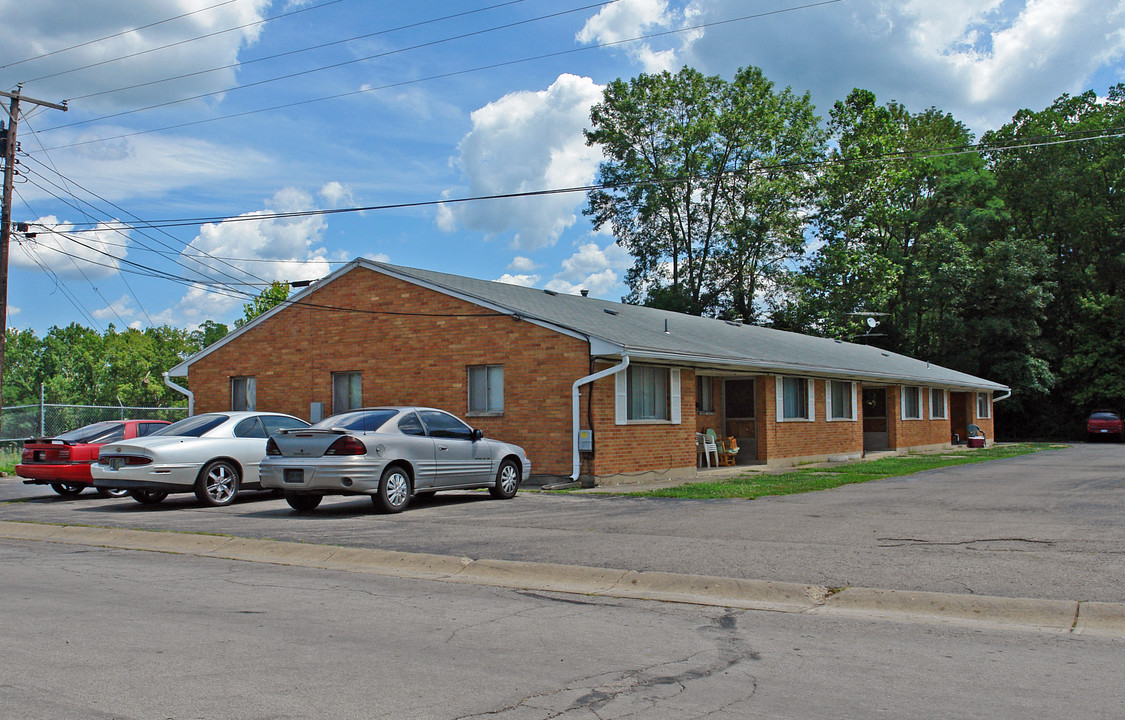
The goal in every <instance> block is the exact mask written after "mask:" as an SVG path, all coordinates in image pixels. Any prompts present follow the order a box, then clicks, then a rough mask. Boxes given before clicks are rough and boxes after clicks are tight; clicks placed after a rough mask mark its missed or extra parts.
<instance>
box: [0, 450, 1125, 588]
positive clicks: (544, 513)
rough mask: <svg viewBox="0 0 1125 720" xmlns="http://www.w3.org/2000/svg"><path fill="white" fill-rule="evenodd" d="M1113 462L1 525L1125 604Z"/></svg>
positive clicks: (131, 511) (171, 508) (187, 509)
mask: <svg viewBox="0 0 1125 720" xmlns="http://www.w3.org/2000/svg"><path fill="white" fill-rule="evenodd" d="M1123 460H1125V447H1122V446H1119V445H1115V444H1100V443H1099V444H1079V445H1074V446H1072V447H1069V448H1066V449H1060V450H1053V451H1048V452H1043V453H1038V454H1035V455H1028V456H1022V457H1018V458H1013V459H1009V460H1000V461H994V462H988V463H980V464H974V465H967V466H961V467H955V468H945V469H941V470H933V471H928V472H924V473H920V474H917V475H913V476H908V477H903V478H890V479H886V480H878V481H873V482H869V483H865V484H862V485H851V486H846V487H841V488H838V489H835V490H830V491H824V492H818V493H810V494H805V495H793V496H786V497H776V498H761V499H757V500H719V501H685V500H664V499H652V498H631V497H620V496H604V495H598V496H595V495H587V494H566V495H560V494H552V493H540V492H521V493H520V494H519V495H518V496H517V497H516V498H515V499H514V500H510V501H496V500H492V499H490V498H489V496H488V494H487V493H485V492H461V493H449V494H445V495H443V494H439V495H437V496H435V497H433V498H430V499H425V500H419V501H416V502H415V503H413V504H412V505H411V506H410V507H409V508H408V509H407V510H406V512H404V513H402V514H401V515H378V514H375V513H374V512H373V509H372V505H371V503H370V501H369V500H367V499H366V498H328V499H326V501H325V502H324V504H323V505H321V507H320V508H319V509H318V510H317V511H316V512H315V513H312V514H307V515H299V514H297V513H295V512H293V511H292V510H291V508H289V506H288V505H287V504H286V503H285V502H284V501H283V500H281V499H278V498H274V497H272V496H270V495H267V494H256V493H251V494H249V495H248V496H247V497H246V498H245V499H240V500H239V501H238V502H236V503H235V504H234V505H232V506H230V507H226V508H203V507H200V506H198V505H197V503H196V501H195V498H194V497H193V496H192V495H190V494H188V495H179V496H172V497H170V498H169V499H168V500H166V501H165V502H164V503H162V504H160V505H157V506H152V507H148V506H142V505H140V504H138V503H135V502H134V501H132V500H130V499H121V500H115V499H100V498H97V497H95V496H94V495H93V493H92V492H88V493H85V494H83V495H82V496H80V497H79V498H77V499H73V500H71V499H63V498H60V497H58V496H56V495H54V494H53V493H52V492H51V491H50V490H49V489H44V488H38V487H26V486H23V485H22V484H21V483H20V482H19V480H18V478H6V479H3V480H0V483H3V487H2V491H0V501H3V500H5V499H7V500H9V501H8V502H4V503H3V504H0V520H10V521H33V522H41V523H58V524H74V525H90V526H100V527H120V528H136V529H149V530H170V531H178V532H193V533H222V534H229V535H235V536H240V537H246V538H263V539H275V540H287V541H293V542H302V543H320V544H328V545H342V546H348V547H361V548H374V549H382V550H397V551H405V552H422V553H433V554H439V555H448V556H458V557H467V558H473V559H480V558H488V559H497V560H514V561H527V562H537V563H557V564H562V565H579V566H587V567H598V568H618V569H627V570H636V571H662V572H670V573H690V574H700V575H712V576H719V577H727V578H744V579H757V580H769V581H778V582H791V583H810V584H816V585H821V586H825V587H866V588H887V589H895V590H909V591H930V592H946V593H957V594H965V595H988V596H1000V597H1009V598H1042V599H1053V600H1075V601H1102V602H1118V603H1119V602H1123V601H1125V587H1123V586H1122V585H1121V583H1120V582H1119V579H1120V578H1121V577H1122V576H1125V512H1123V510H1125V492H1122V491H1123V490H1125V463H1123V462H1122V461H1123Z"/></svg>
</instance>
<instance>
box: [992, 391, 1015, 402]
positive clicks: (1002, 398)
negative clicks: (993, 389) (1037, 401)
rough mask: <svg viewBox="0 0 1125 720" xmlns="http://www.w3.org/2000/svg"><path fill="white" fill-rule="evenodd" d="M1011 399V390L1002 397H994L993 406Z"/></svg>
mask: <svg viewBox="0 0 1125 720" xmlns="http://www.w3.org/2000/svg"><path fill="white" fill-rule="evenodd" d="M1010 397H1012V391H1011V390H1008V392H1006V393H1005V394H1003V395H1001V396H1000V397H996V396H995V395H993V396H992V404H993V405H995V404H996V403H998V402H1000V401H1001V400H1007V399H1008V398H1010Z"/></svg>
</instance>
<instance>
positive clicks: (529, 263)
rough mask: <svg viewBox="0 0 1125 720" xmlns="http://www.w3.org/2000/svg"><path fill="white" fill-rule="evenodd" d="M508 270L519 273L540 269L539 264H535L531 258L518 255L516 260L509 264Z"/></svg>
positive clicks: (513, 259)
mask: <svg viewBox="0 0 1125 720" xmlns="http://www.w3.org/2000/svg"><path fill="white" fill-rule="evenodd" d="M508 269H509V270H515V271H517V272H531V271H532V270H538V269H539V263H537V262H535V261H534V260H532V259H531V258H526V257H523V256H522V255H516V256H515V257H514V258H512V262H510V263H508Z"/></svg>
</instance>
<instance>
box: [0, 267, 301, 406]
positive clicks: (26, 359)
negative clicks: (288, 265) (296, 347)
mask: <svg viewBox="0 0 1125 720" xmlns="http://www.w3.org/2000/svg"><path fill="white" fill-rule="evenodd" d="M289 290H290V288H289V285H288V284H287V283H284V282H273V283H270V284H269V285H268V286H267V287H266V288H264V289H263V290H262V291H261V292H260V293H259V294H258V295H257V296H255V297H254V298H252V299H251V300H250V302H248V303H246V304H245V305H243V306H242V309H243V315H242V317H241V318H239V319H238V320H236V321H235V323H234V326H235V327H236V328H238V327H241V326H243V325H245V324H246V323H248V322H250V321H251V320H253V319H254V318H255V317H257V316H258V315H261V314H262V313H264V312H266V311H267V310H269V309H270V308H272V307H273V306H274V305H277V304H278V303H281V302H284V301H285V299H286V298H288V297H289ZM228 332H229V328H228V327H227V326H226V325H225V324H223V323H218V322H215V321H213V320H207V321H206V322H204V323H203V324H202V325H200V326H199V327H198V328H196V329H194V330H186V329H183V328H177V327H172V326H170V325H162V326H160V327H155V328H144V329H139V328H127V329H125V330H118V329H117V328H116V327H114V326H113V325H112V324H111V325H110V326H109V327H108V328H107V329H106V330H105V331H104V332H98V331H96V330H92V329H90V328H88V327H83V326H81V325H78V324H77V323H71V324H70V325H67V326H65V327H57V326H56V327H52V328H50V329H49V330H48V331H47V333H46V334H45V335H44V336H43V337H39V336H37V335H36V334H35V332H34V331H32V330H15V329H10V330H8V333H7V338H6V342H5V345H4V384H3V405H4V407H12V406H16V405H32V404H35V403H38V402H39V393H40V387H42V389H43V392H44V394H45V396H46V398H47V402H50V403H57V404H62V405H125V406H129V407H173V406H180V405H185V404H186V400H185V398H184V395H183V394H182V393H180V392H178V391H176V390H173V389H172V388H170V387H168V386H167V385H165V384H164V377H163V375H164V372H165V371H167V370H168V369H169V368H171V367H173V366H175V365H178V364H179V363H180V361H181V360H183V359H185V358H187V357H188V356H190V355H192V354H194V353H196V352H198V351H200V350H202V349H203V348H205V347H207V346H208V345H210V344H211V343H213V342H216V341H218V340H221V339H222V338H224V337H225V336H226V335H227V333H228ZM186 382H187V381H186V380H185V379H184V378H179V379H177V380H176V383H177V384H181V385H183V384H186Z"/></svg>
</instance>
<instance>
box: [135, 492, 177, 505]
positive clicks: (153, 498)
mask: <svg viewBox="0 0 1125 720" xmlns="http://www.w3.org/2000/svg"><path fill="white" fill-rule="evenodd" d="M129 497H131V498H133V499H134V500H136V501H137V502H139V503H140V504H141V505H155V504H156V503H158V502H161V501H163V500H164V498H166V497H168V493H166V492H164V491H163V490H130V491H129Z"/></svg>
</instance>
